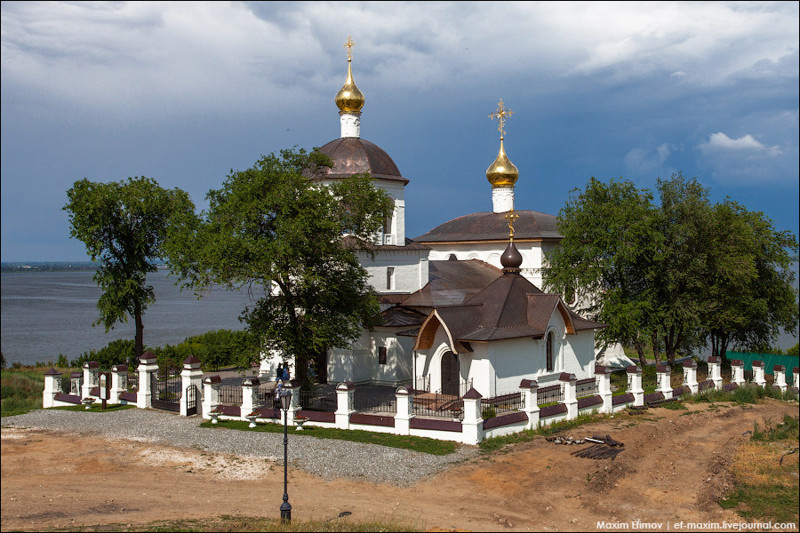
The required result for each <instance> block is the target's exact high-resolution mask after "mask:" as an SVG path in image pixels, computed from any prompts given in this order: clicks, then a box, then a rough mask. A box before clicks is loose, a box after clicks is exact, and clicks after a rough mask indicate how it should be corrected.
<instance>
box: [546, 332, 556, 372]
mask: <svg viewBox="0 0 800 533" xmlns="http://www.w3.org/2000/svg"><path fill="white" fill-rule="evenodd" d="M554 344H555V338H554V335H553V332H552V331H551V332H550V333H548V334H547V371H548V372H552V371H553V361H554V357H553V345H554Z"/></svg>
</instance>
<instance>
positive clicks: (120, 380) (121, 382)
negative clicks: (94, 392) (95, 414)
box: [107, 365, 128, 404]
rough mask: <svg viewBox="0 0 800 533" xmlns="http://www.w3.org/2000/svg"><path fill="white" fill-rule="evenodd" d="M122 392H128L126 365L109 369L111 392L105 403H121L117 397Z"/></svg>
mask: <svg viewBox="0 0 800 533" xmlns="http://www.w3.org/2000/svg"><path fill="white" fill-rule="evenodd" d="M123 392H128V365H114V366H112V367H111V391H110V392H109V398H108V402H107V403H110V404H114V403H122V401H121V400H120V399H119V395H120V394H122V393H123Z"/></svg>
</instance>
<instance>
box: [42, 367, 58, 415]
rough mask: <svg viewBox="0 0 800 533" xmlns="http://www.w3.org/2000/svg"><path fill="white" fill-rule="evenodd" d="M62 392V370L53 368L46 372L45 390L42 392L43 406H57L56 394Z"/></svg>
mask: <svg viewBox="0 0 800 533" xmlns="http://www.w3.org/2000/svg"><path fill="white" fill-rule="evenodd" d="M59 392H61V372H59V371H58V370H56V369H55V368H51V369H50V370H48V371H47V372H45V373H44V392H43V393H42V407H43V408H45V409H47V408H48V407H55V405H56V394H58V393H59Z"/></svg>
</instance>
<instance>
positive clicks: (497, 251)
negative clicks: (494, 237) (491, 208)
mask: <svg viewBox="0 0 800 533" xmlns="http://www.w3.org/2000/svg"><path fill="white" fill-rule="evenodd" d="M514 244H515V246H516V247H517V250H518V251H519V253H520V254H522V271H521V274H522V275H523V276H525V277H526V278H527V279H528V281H530V282H531V283H533V284H534V285H536V286H537V287H539V288H541V286H542V263H543V261H544V260H545V257H544V254H543V253H542V242H539V241H536V242H525V241H514ZM425 245H426V246H428V247H430V248H431V252H430V255H429V256H428V258H429V259H430V260H431V261H446V260H447V259H449V258H450V255H451V254H455V256H456V258H457V259H458V260H459V261H466V260H468V259H479V260H481V261H484V262H485V263H488V264H490V265H492V266H493V267H496V268H503V267H502V265H501V264H500V256H501V255H502V254H503V252H504V251H505V249H506V247H507V246H508V242H507V241H503V242H475V243H469V244H459V243H449V244H428V243H426V244H425Z"/></svg>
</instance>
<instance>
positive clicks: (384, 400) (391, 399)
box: [353, 389, 397, 413]
mask: <svg viewBox="0 0 800 533" xmlns="http://www.w3.org/2000/svg"><path fill="white" fill-rule="evenodd" d="M353 408H354V409H355V410H356V411H357V412H359V413H396V412H397V396H396V395H395V393H394V391H393V390H389V391H385V392H383V391H380V392H379V391H373V390H359V389H356V390H355V393H354V395H353Z"/></svg>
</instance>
